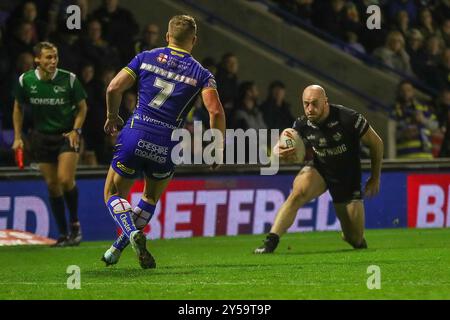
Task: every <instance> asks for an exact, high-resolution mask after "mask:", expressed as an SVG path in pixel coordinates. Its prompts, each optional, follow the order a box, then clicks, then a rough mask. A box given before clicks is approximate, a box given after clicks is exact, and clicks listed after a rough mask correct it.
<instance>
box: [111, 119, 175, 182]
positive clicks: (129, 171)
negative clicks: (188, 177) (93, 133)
mask: <svg viewBox="0 0 450 320" xmlns="http://www.w3.org/2000/svg"><path fill="white" fill-rule="evenodd" d="M159 131H160V130H159ZM170 138H171V135H170V131H169V132H158V131H157V130H156V129H154V130H153V131H152V130H142V129H139V128H130V127H129V126H128V125H127V126H126V127H124V128H123V129H122V131H120V133H119V136H118V137H117V142H116V146H115V149H114V154H113V159H112V162H111V166H112V168H113V169H114V171H116V172H117V173H118V174H119V175H121V176H122V177H125V178H129V179H134V178H137V177H139V176H141V174H142V173H144V174H145V176H147V177H148V178H153V179H156V180H162V179H165V178H168V177H169V176H170V175H172V174H173V172H174V167H175V165H174V164H173V162H172V160H171V153H172V149H173V147H174V146H175V145H176V143H177V142H176V141H171V139H170Z"/></svg>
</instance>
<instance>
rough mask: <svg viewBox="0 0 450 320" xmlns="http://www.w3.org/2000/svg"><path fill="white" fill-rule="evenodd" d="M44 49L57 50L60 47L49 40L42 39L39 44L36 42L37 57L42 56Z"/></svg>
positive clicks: (34, 48)
mask: <svg viewBox="0 0 450 320" xmlns="http://www.w3.org/2000/svg"><path fill="white" fill-rule="evenodd" d="M43 49H55V50H58V48H57V47H56V46H55V45H54V44H53V43H51V42H48V41H42V42H39V43H38V44H36V45H35V46H34V47H33V53H34V55H35V56H36V57H38V56H40V55H41V52H42V50H43Z"/></svg>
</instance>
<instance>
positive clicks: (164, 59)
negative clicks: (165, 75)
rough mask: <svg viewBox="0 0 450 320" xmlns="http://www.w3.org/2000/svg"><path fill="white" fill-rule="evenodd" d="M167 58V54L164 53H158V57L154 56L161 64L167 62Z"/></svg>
mask: <svg viewBox="0 0 450 320" xmlns="http://www.w3.org/2000/svg"><path fill="white" fill-rule="evenodd" d="M168 58H169V56H168V55H167V54H164V53H160V54H159V56H158V58H156V61H158V62H159V63H161V64H164V63H166V62H167V59H168Z"/></svg>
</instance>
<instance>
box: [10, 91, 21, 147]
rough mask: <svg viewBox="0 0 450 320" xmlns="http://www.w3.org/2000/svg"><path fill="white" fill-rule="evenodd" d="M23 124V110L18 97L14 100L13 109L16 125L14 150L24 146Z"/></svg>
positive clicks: (14, 123) (14, 124)
mask: <svg viewBox="0 0 450 320" xmlns="http://www.w3.org/2000/svg"><path fill="white" fill-rule="evenodd" d="M22 125H23V112H22V108H21V107H20V104H19V102H18V101H17V99H15V100H14V110H13V126H14V143H13V145H12V148H13V149H14V150H16V149H18V148H23V141H22Z"/></svg>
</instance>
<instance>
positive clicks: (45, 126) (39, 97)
mask: <svg viewBox="0 0 450 320" xmlns="http://www.w3.org/2000/svg"><path fill="white" fill-rule="evenodd" d="M86 97H87V95H86V92H85V91H84V89H83V86H82V85H81V83H80V81H79V80H78V79H77V77H76V76H75V74H73V73H72V72H69V71H66V70H63V69H56V72H55V74H54V75H53V77H52V79H50V80H48V81H44V80H42V79H41V78H40V76H39V72H38V70H37V69H34V70H30V71H27V72H25V73H23V74H22V75H21V76H20V77H19V82H18V84H17V86H16V90H15V98H16V99H17V101H18V102H19V104H20V105H25V106H31V109H32V115H33V126H34V129H36V130H37V131H39V132H42V133H47V134H57V133H63V132H67V131H70V130H72V128H73V123H74V120H75V116H76V113H77V105H78V103H79V102H80V101H81V100H83V99H86Z"/></svg>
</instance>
